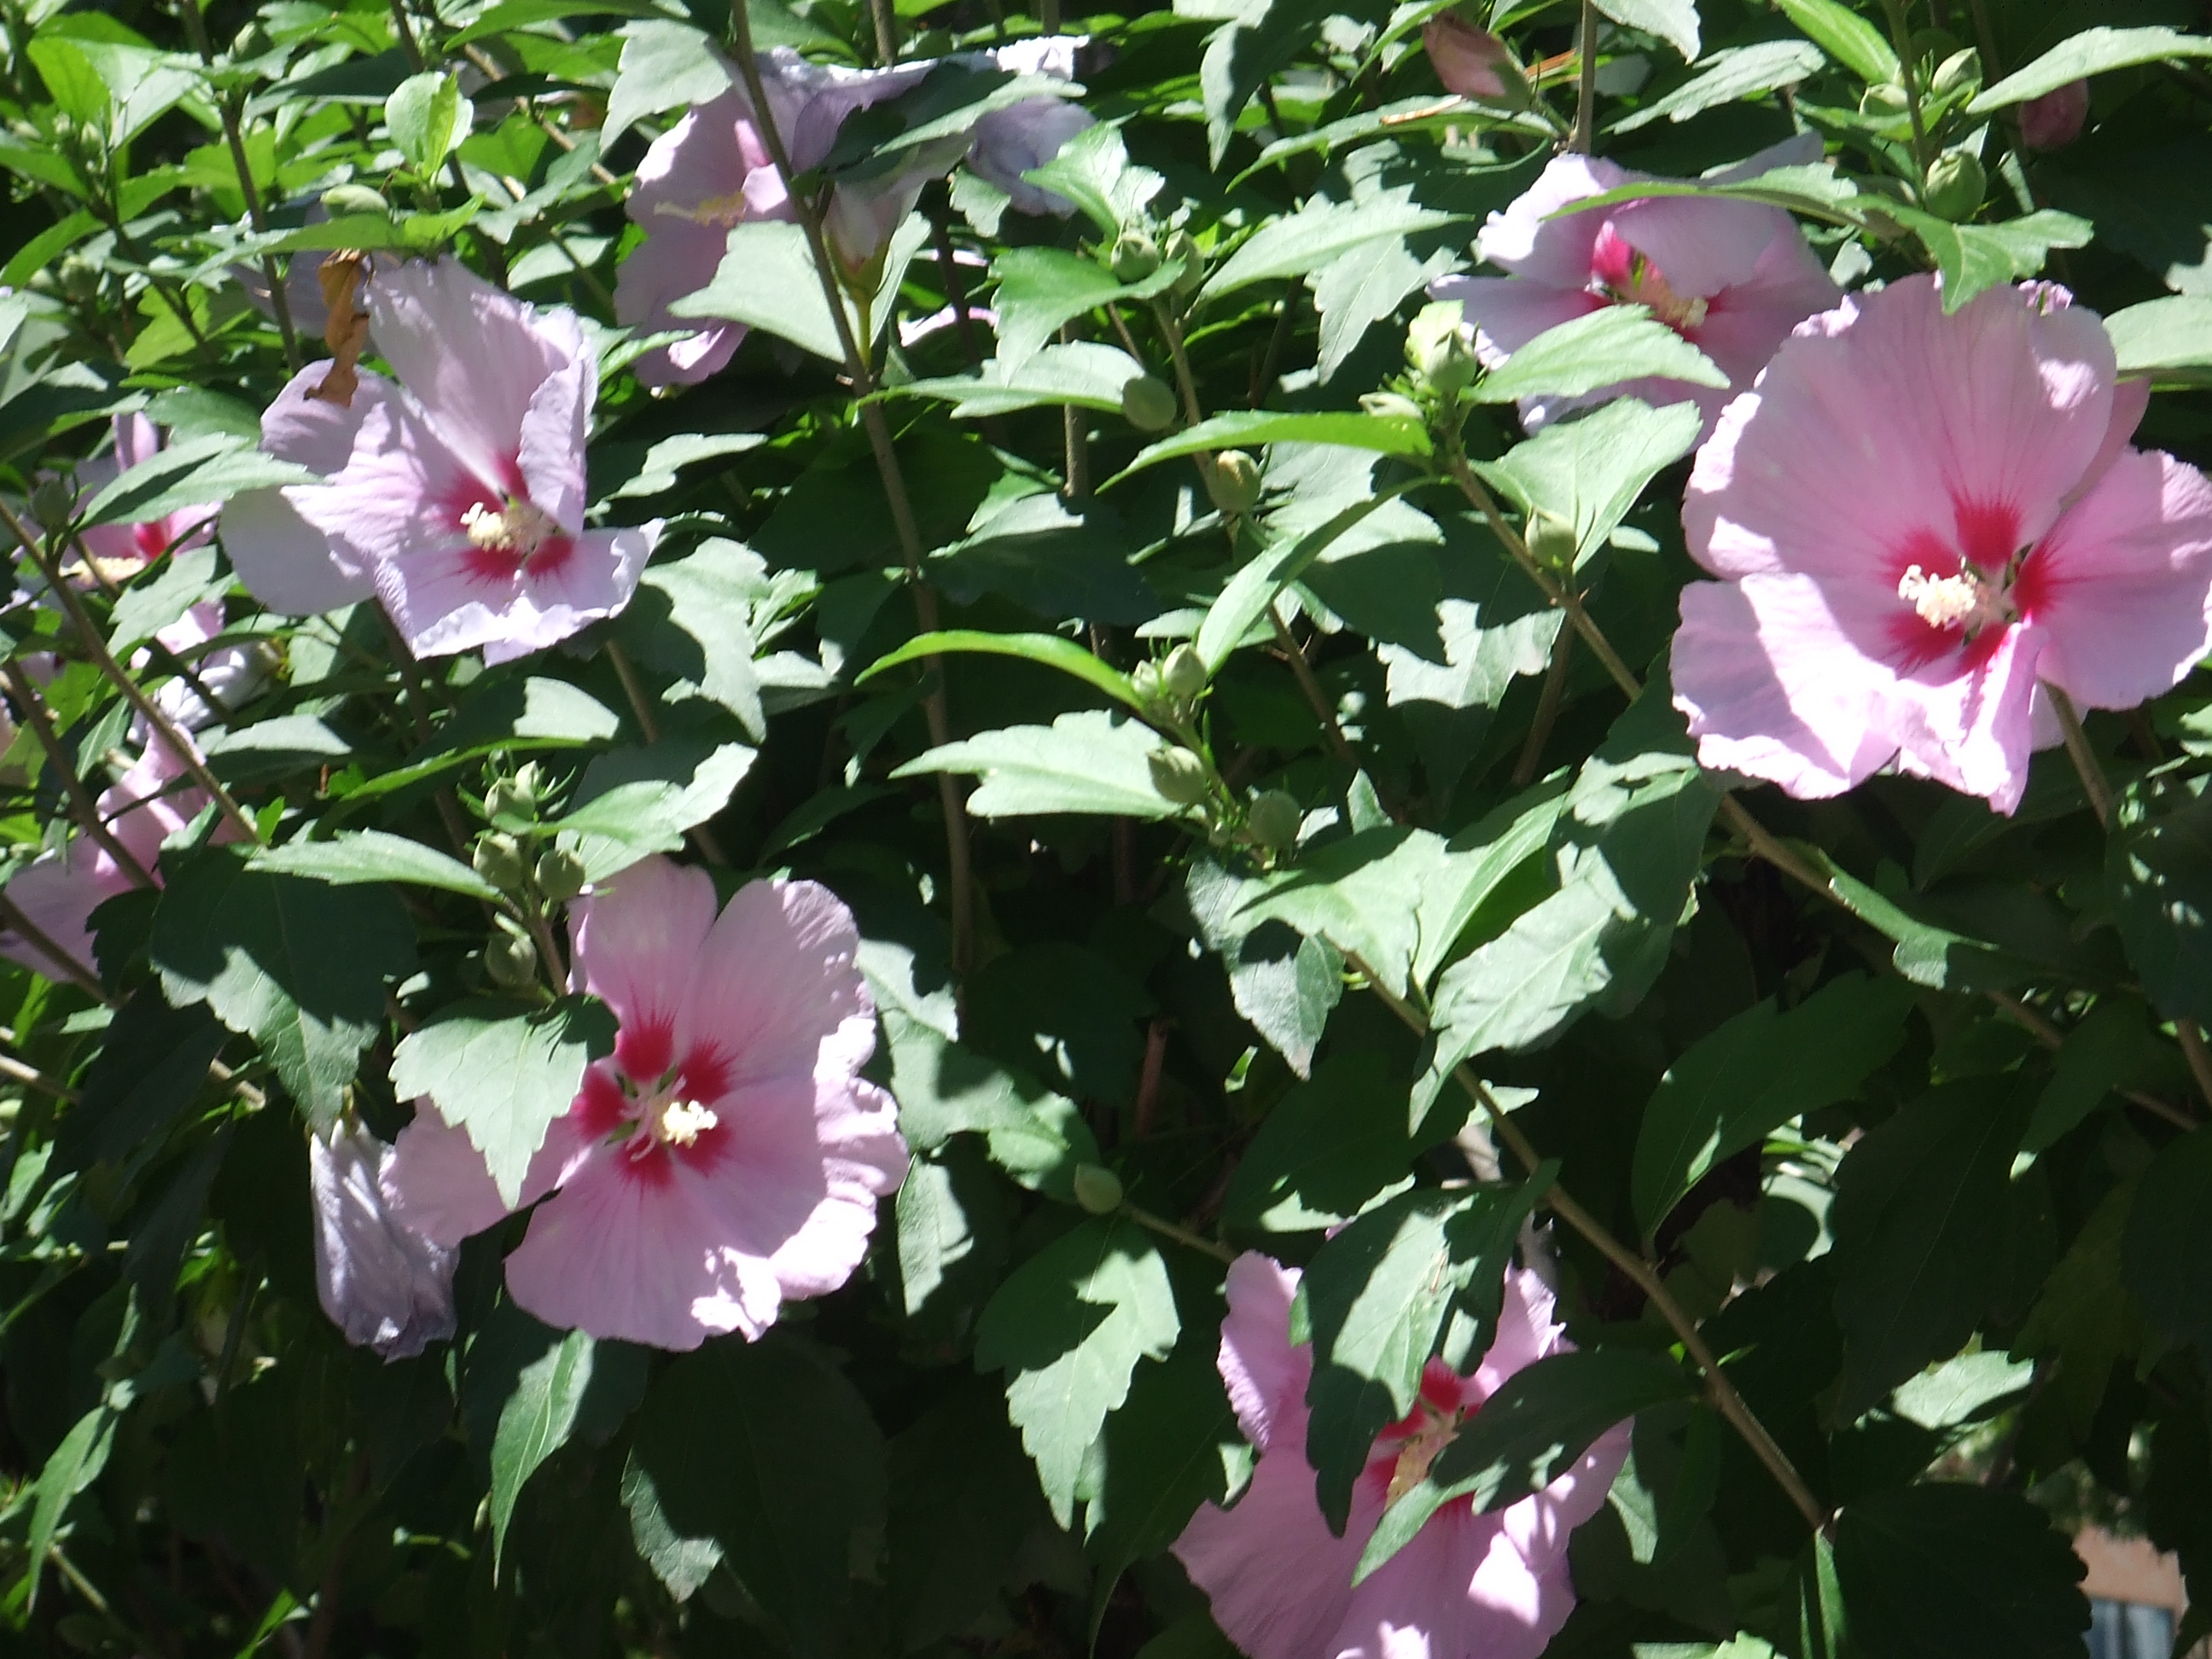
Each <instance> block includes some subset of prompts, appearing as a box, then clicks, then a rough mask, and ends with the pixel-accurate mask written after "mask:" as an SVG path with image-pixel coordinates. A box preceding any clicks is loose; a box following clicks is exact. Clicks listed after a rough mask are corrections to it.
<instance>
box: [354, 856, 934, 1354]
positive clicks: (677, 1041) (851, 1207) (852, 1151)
mask: <svg viewBox="0 0 2212 1659" xmlns="http://www.w3.org/2000/svg"><path fill="white" fill-rule="evenodd" d="M574 915H575V917H576V921H575V930H574V931H575V952H574V955H575V972H576V974H577V975H578V977H579V978H580V980H581V981H582V983H583V987H584V988H585V989H586V990H589V991H591V992H592V993H593V994H596V995H598V996H599V997H601V998H603V999H604V1000H605V1001H606V1003H607V1005H608V1006H610V1007H611V1008H612V1009H613V1010H614V1012H615V1017H616V1018H617V1021H618V1022H619V1023H620V1030H619V1034H618V1036H617V1041H616V1044H615V1051H614V1054H612V1055H611V1057H610V1058H608V1059H605V1060H599V1061H597V1062H595V1063H594V1064H593V1065H592V1067H591V1069H590V1070H589V1071H587V1072H586V1073H585V1075H584V1086H583V1088H582V1090H581V1091H580V1092H579V1093H578V1094H577V1096H576V1099H575V1103H574V1105H572V1106H571V1107H570V1108H569V1109H568V1115H566V1116H565V1117H562V1118H561V1119H558V1120H556V1121H555V1123H554V1124H553V1126H552V1127H551V1129H550V1131H549V1132H548V1133H547V1137H546V1141H545V1145H544V1147H542V1148H541V1149H540V1151H539V1152H538V1156H537V1158H535V1159H534V1160H533V1161H532V1164H531V1168H530V1173H529V1178H528V1180H527V1182H526V1184H525V1187H524V1191H523V1199H524V1201H525V1202H530V1201H532V1200H535V1199H537V1198H538V1197H539V1196H540V1195H542V1194H546V1193H549V1192H550V1194H552V1196H551V1197H550V1198H547V1199H546V1200H545V1201H544V1204H543V1205H541V1206H539V1208H538V1212H537V1213H536V1214H534V1215H533V1216H532V1218H531V1221H530V1230H529V1232H528V1234H527V1235H526V1237H524V1239H523V1241H522V1243H521V1244H520V1247H519V1248H517V1249H516V1250H515V1251H514V1253H513V1255H510V1256H508V1257H507V1289H508V1291H509V1292H510V1293H511V1294H512V1295H513V1297H514V1299H515V1301H516V1302H517V1303H518V1304H520V1305H521V1306H522V1307H524V1308H526V1309H527V1310H529V1311H530V1312H532V1313H533V1314H535V1315H536V1316H538V1318H540V1319H542V1320H544V1321H545V1322H547V1323H548V1324H551V1325H559V1326H565V1327H574V1328H578V1329H580V1330H584V1331H587V1332H589V1333H590V1334H592V1335H593V1336H599V1337H620V1338H623V1339H625V1340H629V1341H634V1342H645V1343H650V1344H652V1345H653V1346H656V1347H663V1348H690V1347H696V1346H698V1344H699V1343H700V1342H701V1341H702V1340H705V1339H706V1338H707V1337H709V1336H713V1335H717V1334H721V1333H723V1332H726V1331H741V1332H743V1333H744V1334H745V1335H746V1336H748V1337H755V1336H758V1335H759V1334H761V1333H762V1332H763V1331H764V1330H766V1329H767V1328H769V1326H770V1325H771V1324H773V1323H775V1318H776V1314H777V1311H778V1310H779V1309H780V1308H781V1305H782V1304H783V1302H784V1300H785V1299H786V1298H787V1297H810V1296H821V1295H823V1294H825V1293H827V1292H828V1291H833V1290H835V1289H836V1288H837V1286H838V1285H842V1284H843V1283H844V1282H845V1280H846V1279H848V1278H849V1277H850V1276H851V1274H852V1272H853V1269H854V1267H858V1266H859V1265H860V1258H861V1256H862V1255H864V1254H865V1253H866V1249H867V1242H868V1235H869V1233H870V1232H871V1231H872V1230H873V1228H874V1226H875V1221H876V1200H877V1198H878V1196H880V1195H882V1194H886V1193H890V1192H891V1191H893V1190H895V1189H896V1188H897V1186H898V1184H899V1182H900V1180H901V1179H902V1177H903V1176H904V1174H905V1170H906V1162H907V1151H906V1145H905V1143H904V1142H903V1141H902V1140H901V1139H899V1134H898V1129H897V1127H896V1109H895V1108H894V1107H893V1105H892V1103H891V1101H890V1097H888V1096H886V1095H885V1094H884V1092H883V1091H881V1090H879V1089H878V1088H876V1087H875V1086H874V1085H872V1084H869V1083H866V1082H863V1081H862V1080H861V1079H860V1076H859V1072H860V1067H861V1066H863V1065H864V1064H866V1061H867V1059H868V1056H869V1054H871V1053H872V1052H873V1050H874V1048H875V1011H874V1008H873V1006H872V1004H871V1002H870V1000H869V997H868V993H867V988H866V985H865V984H864V983H863V982H862V981H861V978H860V970H859V969H857V968H856V967H854V951H855V950H856V949H857V948H858V945H859V942H860V941H859V935H858V933H857V932H856V931H855V929H854V923H853V917H852V913H851V912H850V911H848V910H847V909H846V908H845V907H844V906H843V905H842V903H840V902H838V900H837V898H836V896H835V895H834V894H832V893H831V892H829V890H828V889H826V888H823V887H819V886H817V885H815V884H813V883H811V882H785V881H774V882H768V881H757V882H754V883H752V884H750V885H748V886H746V887H743V888H740V889H739V890H738V892H737V894H736V895H735V896H733V897H732V899H731V900H730V902H729V904H728V905H727V906H726V908H724V909H723V910H722V911H721V913H720V915H719V916H718V915H716V914H715V910H714V882H713V881H712V879H711V878H709V877H708V875H707V873H706V872H704V871H702V870H692V869H686V868H685V867H684V866H680V865H677V864H674V863H671V862H670V861H669V860H666V859H664V858H651V859H647V860H645V861H643V862H642V863H640V864H635V865H632V866H630V867H629V869H627V870H625V871H623V872H622V873H621V874H620V875H618V876H617V877H616V878H614V879H613V880H612V881H611V882H609V883H606V884H603V885H602V886H601V887H600V888H599V890H597V891H596V892H594V894H593V895H592V896H591V897H590V898H588V899H586V900H584V901H583V902H580V904H578V905H577V906H576V907H575V910H574ZM436 1104H437V1103H435V1102H430V1103H425V1104H424V1106H423V1108H422V1110H421V1111H420V1112H419V1113H418V1114H417V1115H416V1120H415V1121H414V1122H413V1123H412V1124H411V1125H410V1126H409V1127H408V1128H407V1130H406V1131H405V1133H403V1134H402V1135H401V1136H400V1138H399V1159H398V1166H397V1168H396V1169H395V1170H394V1172H393V1173H394V1176H395V1184H396V1186H397V1188H398V1195H399V1199H400V1209H401V1212H402V1214H403V1215H404V1217H405V1218H407V1220H408V1221H409V1223H410V1225H415V1226H417V1227H419V1228H421V1229H422V1231H424V1232H425V1233H426V1234H427V1235H428V1236H430V1237H435V1238H437V1239H439V1240H440V1241H441V1242H443V1243H458V1242H459V1239H460V1238H462V1237H465V1236H466V1235H467V1234H468V1233H471V1232H473V1231H477V1230H478V1229H480V1228H483V1227H485V1226H488V1225H490V1224H491V1223H492V1222H494V1221H495V1220H497V1219H498V1218H499V1217H500V1216H501V1214H502V1213H503V1212H504V1210H505V1206H503V1205H502V1204H501V1201H500V1200H499V1196H498V1194H497V1193H496V1192H495V1190H494V1188H493V1187H492V1183H491V1178H490V1176H489V1174H488V1173H487V1171H486V1170H485V1168H484V1164H483V1158H481V1157H480V1156H479V1155H478V1154H477V1152H476V1150H475V1148H474V1147H473V1146H471V1144H470V1143H469V1141H468V1140H467V1139H466V1138H465V1136H463V1135H462V1134H461V1133H460V1132H459V1130H457V1129H454V1128H452V1127H449V1126H447V1124H445V1123H444V1122H442V1121H441V1120H440V1118H439V1117H438V1115H437V1112H436V1111H435V1105H436Z"/></svg>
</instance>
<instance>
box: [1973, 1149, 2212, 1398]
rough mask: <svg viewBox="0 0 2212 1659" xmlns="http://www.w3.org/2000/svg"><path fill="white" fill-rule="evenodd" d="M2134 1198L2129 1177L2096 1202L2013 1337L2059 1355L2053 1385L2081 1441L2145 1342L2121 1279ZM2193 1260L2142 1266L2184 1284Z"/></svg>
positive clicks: (2025, 1347)
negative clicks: (2117, 1370)
mask: <svg viewBox="0 0 2212 1659" xmlns="http://www.w3.org/2000/svg"><path fill="white" fill-rule="evenodd" d="M2135 1195H2136V1183H2135V1182H2134V1181H2132V1180H2130V1181H2124V1182H2120V1183H2119V1184H2118V1185H2117V1186H2115V1187H2114V1188H2112V1190H2111V1191H2109V1192H2107V1193H2106V1194H2105V1195H2104V1197H2103V1198H2101V1199H2100V1200H2098V1201H2097V1207H2096V1208H2095V1209H2093V1210H2092V1211H2091V1212H2089V1218H2088V1219H2087V1221H2085V1222H2083V1223H2082V1224H2081V1231H2080V1232H2078V1233H2076V1234H2075V1236H2074V1242H2073V1243H2071V1244H2069V1245H2068V1246H2067V1248H2066V1254H2065V1255H2063V1256H2061V1257H2060V1258H2059V1260H2058V1265H2057V1267H2053V1268H2052V1269H2051V1276H2050V1277H2049V1278H2048V1279H2045V1281H2044V1285H2043V1293H2042V1295H2041V1296H2039V1297H2037V1298H2036V1301H2035V1305H2034V1306H2033V1308H2031V1309H2029V1310H2028V1315H2027V1320H2026V1322H2023V1323H2022V1324H2021V1328H2020V1334H2019V1335H2017V1336H2015V1338H2014V1339H2013V1352H2015V1353H2025V1354H2036V1355H2040V1356H2045V1357H2055V1358H2057V1362H2058V1364H2057V1372H2056V1374H2055V1376H2054V1377H2053V1380H2052V1383H2051V1388H2052V1389H2053V1390H2054V1391H2055V1392H2056V1393H2057V1396H2058V1398H2059V1401H2060V1402H2061V1404H2063V1406H2064V1407H2065V1412H2066V1421H2067V1424H2068V1425H2069V1427H2070V1428H2071V1429H2072V1430H2073V1431H2074V1432H2075V1435H2076V1436H2077V1437H2079V1439H2080V1440H2081V1441H2084V1442H2086V1441H2087V1438H2088V1437H2089V1433H2090V1430H2091V1427H2092V1425H2093V1424H2094V1423H2095V1421H2096V1417H2097V1413H2098V1409H2099V1408H2100V1407H2102V1406H2103V1404H2104V1403H2105V1387H2106V1383H2107V1381H2108V1380H2109V1379H2110V1378H2111V1376H2112V1367H2113V1366H2114V1365H2115V1364H2118V1363H2119V1361H2120V1360H2121V1359H2122V1358H2127V1357H2130V1356H2132V1355H2135V1354H2136V1353H2139V1352H2142V1348H2143V1345H2144V1343H2145V1342H2146V1340H2148V1339H2147V1338H2146V1336H2145V1334H2144V1332H2143V1328H2142V1315H2141V1313H2140V1312H2139V1311H2138V1310H2137V1308H2136V1299H2135V1297H2134V1296H2133V1295H2132V1294H2131V1293H2130V1291H2129V1290H2128V1287H2127V1285H2126V1284H2125V1283H2124V1279H2123V1273H2124V1246H2125V1241H2126V1237H2127V1231H2128V1223H2129V1218H2130V1212H2132V1210H2133V1208H2134V1205H2135ZM2154 1231H2158V1230H2156V1229H2154ZM2195 1265H2196V1264H2195V1263H2193V1262H2179V1261H2157V1262H2146V1263H2145V1267H2146V1270H2147V1271H2148V1273H2149V1274H2150V1275H2151V1277H2152V1278H2154V1279H2165V1278H2166V1276H2167V1275H2168V1274H2169V1273H2171V1274H2172V1275H2173V1277H2174V1278H2175V1279H2179V1280H2181V1281H2184V1282H2185V1281H2186V1280H2187V1279H2188V1278H2189V1277H2190V1276H2191V1272H2192V1270H2193V1269H2194V1267H2195ZM2154 1293H2155V1291H2154ZM2196 1313H2197V1310H2196V1309H2195V1308H2194V1307H2191V1309H2190V1310H2188V1315H2187V1317H2189V1318H2190V1319H2194V1318H2195V1316H2196Z"/></svg>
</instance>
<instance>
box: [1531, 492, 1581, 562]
mask: <svg viewBox="0 0 2212 1659" xmlns="http://www.w3.org/2000/svg"><path fill="white" fill-rule="evenodd" d="M1521 534H1522V540H1523V541H1524V542H1526V543H1527V544H1528V556H1529V557H1531V558H1533V559H1534V560H1535V561H1536V562H1537V563H1538V564H1541V565H1542V566H1543V567H1544V568H1546V569H1547V570H1571V569H1573V568H1575V555H1576V554H1577V553H1578V552H1580V551H1581V550H1582V541H1581V538H1579V537H1577V535H1576V534H1575V527H1574V526H1572V525H1571V524H1569V523H1568V522H1567V521H1566V520H1565V519H1563V518H1561V517H1560V516H1559V514H1558V513H1547V512H1546V511H1545V510H1544V509H1543V508H1542V507H1538V508H1537V509H1536V510H1535V511H1534V513H1530V514H1529V515H1528V525H1527V526H1526V527H1525V528H1524V529H1523V530H1522V532H1521Z"/></svg>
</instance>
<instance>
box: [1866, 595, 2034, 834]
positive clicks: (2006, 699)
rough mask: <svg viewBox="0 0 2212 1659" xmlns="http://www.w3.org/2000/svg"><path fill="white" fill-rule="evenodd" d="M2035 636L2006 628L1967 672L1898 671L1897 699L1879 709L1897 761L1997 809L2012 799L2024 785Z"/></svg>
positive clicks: (2011, 805) (2010, 805)
mask: <svg viewBox="0 0 2212 1659" xmlns="http://www.w3.org/2000/svg"><path fill="white" fill-rule="evenodd" d="M2043 644H2044V641H2043V638H2042V635H2041V634H2040V631H2039V630H2038V629H2032V628H2008V629H2005V631H2004V635H2003V639H2002V643H2000V644H1999V645H1998V647H1997V648H1996V651H1995V653H1993V654H1992V655H1991V656H1990V659H1989V660H1988V662H1987V663H1986V664H1985V665H1984V666H1982V667H1981V668H1979V669H1978V670H1976V671H1974V672H1972V673H1971V674H1966V675H1963V676H1958V677H1955V678H1950V677H1942V676H1939V675H1938V674H1936V673H1933V672H1931V673H1929V674H1928V675H1926V676H1925V677H1915V676H1905V677H1901V678H1900V679H1899V693H1900V696H1899V699H1898V700H1897V701H1898V703H1899V705H1900V706H1899V708H1896V709H1895V710H1894V711H1893V713H1892V714H1889V715H1888V716H1887V717H1886V718H1887V723H1888V724H1889V726H1891V728H1892V729H1893V730H1894V731H1895V732H1896V734H1897V738H1898V767H1899V770H1901V771H1906V772H1911V773H1913V774H1915V775H1918V776H1921V777H1929V778H1933V779H1935V780H1936V782H1938V783H1941V784H1945V785H1948V787H1951V788H1953V789H1956V790H1958V791H1960V793H1963V794H1968V795H1980V796H1982V797H1984V799H1987V800H1988V802H1989V803H1990V805H1991V806H1993V807H1995V808H1996V810H1997V811H2000V812H2010V811H2013V810H2014V809H2015V808H2016V807H2017V806H2019V805H2020V799H2021V795H2022V794H2023V793H2025V792H2026V791H2027V757H2028V755H2029V753H2030V751H2031V750H2032V747H2033V739H2034V726H2033V718H2032V715H2031V712H2030V710H2031V705H2032V703H2033V698H2034V694H2035V682H2036V671H2037V666H2038V659H2039V657H2040V655H2041V653H2042V647H2043Z"/></svg>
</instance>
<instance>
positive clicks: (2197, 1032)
mask: <svg viewBox="0 0 2212 1659" xmlns="http://www.w3.org/2000/svg"><path fill="white" fill-rule="evenodd" d="M2173 1036H2174V1040H2175V1041H2176V1042H2179V1043H2180V1044H2181V1054H2182V1057H2183V1058H2184V1059H2185V1060H2187V1061H2188V1062H2189V1072H2190V1075H2191V1076H2192V1077H2194V1078H2195V1079H2197V1089H2198V1091H2200V1092H2201V1093H2202V1094H2203V1097H2204V1098H2205V1101H2206V1102H2207V1103H2212V1054H2207V1053H2206V1052H2205V1049H2204V1032H2203V1028H2201V1027H2200V1026H2199V1025H2198V1024H2197V1022H2196V1021H2195V1020H2193V1019H2177V1020H2176V1021H2174V1022H2173ZM2188 1127H2191V1128H2192V1129H2193V1128H2195V1127H2197V1126H2196V1125H2195V1124H2194V1123H2191V1124H2190V1125H2189V1126H2188Z"/></svg>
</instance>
